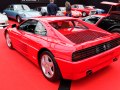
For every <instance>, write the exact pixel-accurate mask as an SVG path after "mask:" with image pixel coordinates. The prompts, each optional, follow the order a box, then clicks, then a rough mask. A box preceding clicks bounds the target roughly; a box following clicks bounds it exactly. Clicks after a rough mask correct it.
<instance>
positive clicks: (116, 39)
mask: <svg viewBox="0 0 120 90" xmlns="http://www.w3.org/2000/svg"><path fill="white" fill-rule="evenodd" d="M65 37H66V38H68V39H69V40H70V41H72V42H73V43H75V48H76V50H75V51H74V52H73V53H72V56H71V57H72V58H71V61H67V60H64V59H59V58H56V61H57V63H58V66H59V67H60V71H61V72H62V76H63V78H65V79H71V80H77V79H80V78H82V77H85V76H86V75H89V74H92V73H94V72H96V71H98V70H100V69H102V68H104V67H106V66H108V65H109V64H111V63H112V62H114V61H117V60H118V59H119V55H120V46H119V45H120V36H119V35H118V34H108V33H103V32H98V31H90V30H86V31H82V32H79V33H78V32H77V33H74V34H69V35H65Z"/></svg>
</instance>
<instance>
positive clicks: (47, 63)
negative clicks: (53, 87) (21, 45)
mask: <svg viewBox="0 0 120 90" xmlns="http://www.w3.org/2000/svg"><path fill="white" fill-rule="evenodd" d="M41 67H42V70H43V73H44V75H45V76H46V77H48V78H51V77H52V76H53V75H54V64H53V61H52V59H51V58H50V57H49V56H48V55H43V56H42V58H41Z"/></svg>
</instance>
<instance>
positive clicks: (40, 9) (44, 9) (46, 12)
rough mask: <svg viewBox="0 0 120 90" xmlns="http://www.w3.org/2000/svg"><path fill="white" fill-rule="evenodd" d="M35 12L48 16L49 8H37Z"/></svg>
mask: <svg viewBox="0 0 120 90" xmlns="http://www.w3.org/2000/svg"><path fill="white" fill-rule="evenodd" d="M35 10H36V11H39V12H40V13H41V14H42V16H46V15H48V11H47V6H42V7H37V8H35Z"/></svg>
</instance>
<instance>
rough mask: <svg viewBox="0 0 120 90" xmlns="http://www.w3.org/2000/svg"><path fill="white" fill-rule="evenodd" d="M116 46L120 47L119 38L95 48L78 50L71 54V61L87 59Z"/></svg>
mask: <svg viewBox="0 0 120 90" xmlns="http://www.w3.org/2000/svg"><path fill="white" fill-rule="evenodd" d="M118 45H120V38H117V39H114V40H111V41H108V42H105V43H102V44H99V45H96V46H92V47H89V48H86V49H83V50H79V51H76V52H74V53H73V54H72V60H73V61H80V60H83V59H86V58H89V57H91V56H94V55H97V54H100V53H102V52H105V51H107V50H110V49H112V48H114V47H116V46H118Z"/></svg>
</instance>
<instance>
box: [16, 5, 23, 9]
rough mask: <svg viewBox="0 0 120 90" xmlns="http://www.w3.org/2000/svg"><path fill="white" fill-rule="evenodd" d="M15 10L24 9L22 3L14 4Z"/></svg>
mask: <svg viewBox="0 0 120 90" xmlns="http://www.w3.org/2000/svg"><path fill="white" fill-rule="evenodd" d="M14 10H23V8H22V5H14Z"/></svg>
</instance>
